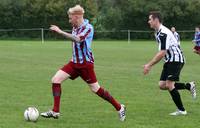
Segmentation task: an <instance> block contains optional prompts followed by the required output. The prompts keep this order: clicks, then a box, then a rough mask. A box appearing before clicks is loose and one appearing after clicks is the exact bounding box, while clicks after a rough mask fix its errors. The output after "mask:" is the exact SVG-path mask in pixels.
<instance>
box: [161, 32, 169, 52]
mask: <svg viewBox="0 0 200 128" xmlns="http://www.w3.org/2000/svg"><path fill="white" fill-rule="evenodd" d="M159 42H160V47H159V50H167V49H169V43H168V42H169V38H168V37H167V34H165V33H160V35H159Z"/></svg>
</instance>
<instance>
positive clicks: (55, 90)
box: [52, 70, 70, 112]
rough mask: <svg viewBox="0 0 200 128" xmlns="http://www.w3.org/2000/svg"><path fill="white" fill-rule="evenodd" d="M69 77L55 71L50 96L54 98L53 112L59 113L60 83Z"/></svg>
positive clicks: (62, 72) (60, 71) (64, 73)
mask: <svg viewBox="0 0 200 128" xmlns="http://www.w3.org/2000/svg"><path fill="white" fill-rule="evenodd" d="M69 77H70V75H69V74H68V73H66V72H64V71H62V70H59V71H57V73H56V74H55V75H54V76H53V78H52V94H53V97H54V106H53V111H54V112H60V97H61V91H62V90H61V83H62V82H63V81H64V80H67V79H68V78H69Z"/></svg>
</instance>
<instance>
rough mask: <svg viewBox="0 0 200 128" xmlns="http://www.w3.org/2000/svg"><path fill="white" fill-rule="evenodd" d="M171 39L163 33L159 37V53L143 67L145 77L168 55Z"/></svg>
mask: <svg viewBox="0 0 200 128" xmlns="http://www.w3.org/2000/svg"><path fill="white" fill-rule="evenodd" d="M168 42H169V38H168V36H167V34H165V33H161V34H160V36H159V44H160V45H159V52H158V53H157V54H156V55H155V56H154V57H153V58H152V59H151V60H150V61H149V62H148V63H147V64H145V65H144V66H143V73H144V75H146V74H148V73H149V71H150V70H151V67H152V66H153V65H155V64H157V63H158V62H159V61H160V60H161V59H162V58H163V57H164V56H165V54H166V52H167V49H168V48H169V44H168Z"/></svg>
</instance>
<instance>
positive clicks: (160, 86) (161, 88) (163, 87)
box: [159, 80, 167, 90]
mask: <svg viewBox="0 0 200 128" xmlns="http://www.w3.org/2000/svg"><path fill="white" fill-rule="evenodd" d="M159 88H160V90H167V87H166V81H163V80H161V81H159Z"/></svg>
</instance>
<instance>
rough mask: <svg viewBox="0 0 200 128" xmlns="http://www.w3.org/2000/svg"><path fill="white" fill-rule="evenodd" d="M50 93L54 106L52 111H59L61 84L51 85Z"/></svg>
mask: <svg viewBox="0 0 200 128" xmlns="http://www.w3.org/2000/svg"><path fill="white" fill-rule="evenodd" d="M52 93H53V96H54V106H53V111H54V112H59V111H60V96H61V84H57V83H52Z"/></svg>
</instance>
